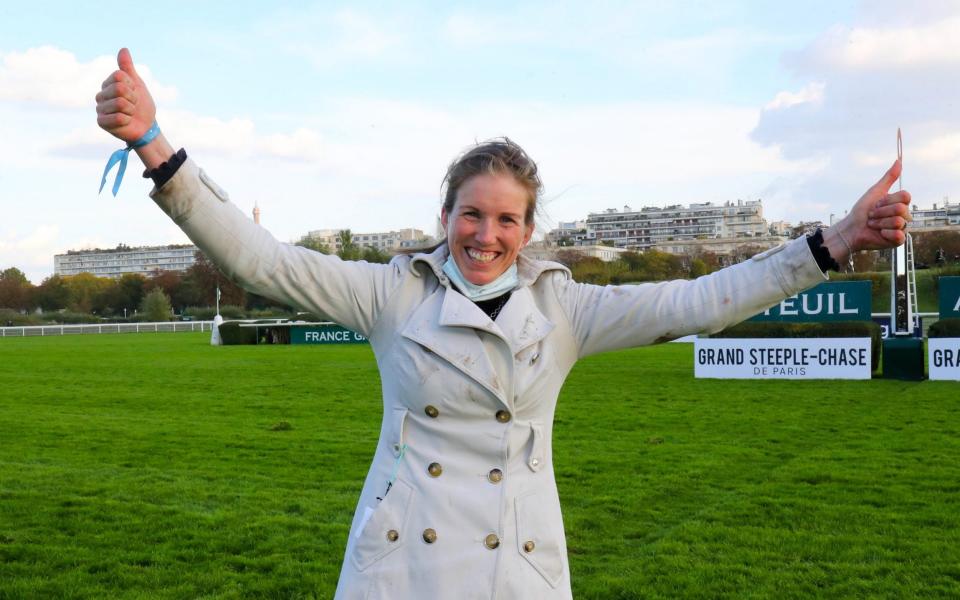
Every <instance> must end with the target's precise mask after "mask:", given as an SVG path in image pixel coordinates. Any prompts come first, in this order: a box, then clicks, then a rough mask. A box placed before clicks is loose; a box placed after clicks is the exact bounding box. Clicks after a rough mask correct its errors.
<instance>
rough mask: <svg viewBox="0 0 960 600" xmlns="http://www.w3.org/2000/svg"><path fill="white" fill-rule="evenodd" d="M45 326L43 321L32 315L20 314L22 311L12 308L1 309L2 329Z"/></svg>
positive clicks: (0, 323)
mask: <svg viewBox="0 0 960 600" xmlns="http://www.w3.org/2000/svg"><path fill="white" fill-rule="evenodd" d="M30 325H43V320H42V319H40V318H39V317H38V316H37V315H33V314H30V313H27V314H20V311H18V310H13V309H10V308H0V327H7V326H13V327H23V326H30Z"/></svg>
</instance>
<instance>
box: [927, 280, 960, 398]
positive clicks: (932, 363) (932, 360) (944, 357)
mask: <svg viewBox="0 0 960 600" xmlns="http://www.w3.org/2000/svg"><path fill="white" fill-rule="evenodd" d="M938 287H939V289H940V298H939V300H940V318H941V319H958V318H960V277H941V278H940V282H939V284H938ZM927 369H928V372H929V376H930V379H935V380H941V381H943V380H947V381H960V338H955V337H953V338H948V337H942V338H929V339H928V340H927Z"/></svg>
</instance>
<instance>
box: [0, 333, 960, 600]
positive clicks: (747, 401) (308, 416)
mask: <svg viewBox="0 0 960 600" xmlns="http://www.w3.org/2000/svg"><path fill="white" fill-rule="evenodd" d="M692 354H693V352H692V347H691V345H688V344H667V345H664V346H657V347H652V348H644V349H639V350H631V351H626V352H618V353H613V354H608V355H604V356H600V357H593V358H591V359H588V360H584V361H582V362H581V363H580V364H579V365H578V366H577V368H576V369H575V370H574V372H573V374H572V375H571V376H570V378H569V380H568V382H567V385H566V387H565V389H564V391H563V394H562V395H561V398H560V407H559V409H558V411H557V424H556V432H555V462H556V466H557V475H558V482H559V486H560V494H561V500H562V503H563V507H564V516H565V523H566V529H567V539H568V545H569V552H570V566H571V571H572V580H573V587H574V595H575V597H577V598H591V599H592V598H674V597H690V598H724V597H729V598H734V597H735V598H808V597H836V598H851V597H876V598H915V597H960V393H958V391H960V386H958V385H957V384H956V383H950V382H930V381H925V382H900V381H888V380H873V381H866V382H853V381H851V382H825V381H799V382H798V381H792V382H775V381H704V380H700V381H698V380H695V379H693V377H692V373H693V364H692V362H693V356H692ZM379 409H380V403H379V380H378V377H377V371H376V366H375V364H374V361H373V356H372V353H371V352H370V349H369V347H367V346H350V347H347V346H316V347H309V346H273V347H264V346H260V347H242V346H238V347H219V348H212V347H210V346H209V345H207V334H189V333H181V334H129V335H100V336H96V335H91V336H77V337H48V338H8V339H4V340H0V598H2V599H6V598H151V599H154V598H329V597H331V596H332V594H333V590H334V587H335V585H336V579H337V575H338V572H339V568H340V562H341V558H342V552H343V547H344V545H345V542H346V536H347V530H348V527H349V524H350V520H351V516H352V511H353V509H354V505H355V503H356V500H357V497H358V495H359V491H360V486H361V483H362V478H363V476H364V474H365V472H366V469H367V467H368V465H369V461H370V459H371V456H372V452H373V449H374V446H375V444H376V438H377V434H378V431H379V418H380V416H379Z"/></svg>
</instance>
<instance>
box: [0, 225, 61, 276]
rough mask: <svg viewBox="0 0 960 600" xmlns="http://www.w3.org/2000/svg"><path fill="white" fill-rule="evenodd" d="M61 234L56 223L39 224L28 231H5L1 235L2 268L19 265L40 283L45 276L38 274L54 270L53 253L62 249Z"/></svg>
mask: <svg viewBox="0 0 960 600" xmlns="http://www.w3.org/2000/svg"><path fill="white" fill-rule="evenodd" d="M59 236H60V227H59V226H58V225H54V224H44V225H39V226H37V227H36V228H34V229H33V231H30V232H28V233H19V232H17V231H7V232H5V233H4V235H3V236H2V237H0V269H4V268H7V267H17V268H19V269H20V270H22V271H24V272H25V273H26V274H27V277H28V278H29V279H30V280H31V281H32V282H33V283H35V284H37V283H40V279H42V277H43V276H41V277H39V278H38V276H37V274H38V273H49V272H50V271H52V265H53V255H54V254H56V253H57V252H59V251H61V250H60V248H59V246H58V240H59ZM44 276H45V275H44Z"/></svg>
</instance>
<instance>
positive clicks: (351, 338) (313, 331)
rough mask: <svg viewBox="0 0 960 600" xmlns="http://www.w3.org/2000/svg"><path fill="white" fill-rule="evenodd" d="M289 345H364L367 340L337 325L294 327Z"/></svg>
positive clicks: (291, 330) (291, 329)
mask: <svg viewBox="0 0 960 600" xmlns="http://www.w3.org/2000/svg"><path fill="white" fill-rule="evenodd" d="M290 343H291V344H366V343H367V338H365V337H363V336H362V335H360V334H359V333H357V332H355V331H350V330H349V329H346V328H345V327H341V326H339V325H294V326H293V327H291V328H290Z"/></svg>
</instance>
